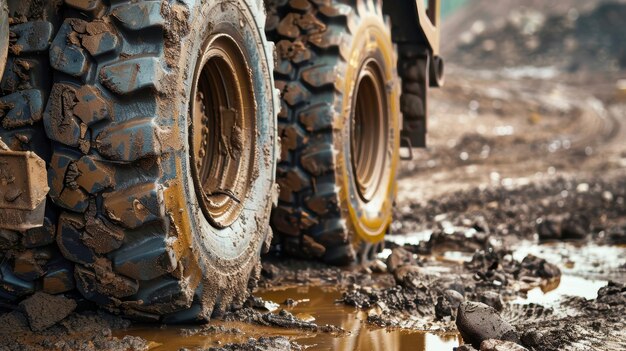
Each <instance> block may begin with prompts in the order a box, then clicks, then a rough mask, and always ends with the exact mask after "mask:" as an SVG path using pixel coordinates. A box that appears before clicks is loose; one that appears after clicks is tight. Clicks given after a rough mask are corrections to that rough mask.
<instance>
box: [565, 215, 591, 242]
mask: <svg viewBox="0 0 626 351" xmlns="http://www.w3.org/2000/svg"><path fill="white" fill-rule="evenodd" d="M590 231H591V222H590V221H589V218H587V217H586V216H584V215H581V214H574V215H572V216H568V217H567V218H565V219H563V222H562V223H561V238H562V239H565V240H581V239H585V238H586V237H587V235H588V234H589V232H590Z"/></svg>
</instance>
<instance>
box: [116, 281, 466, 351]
mask: <svg viewBox="0 0 626 351" xmlns="http://www.w3.org/2000/svg"><path fill="white" fill-rule="evenodd" d="M256 295H258V296H260V297H262V298H263V299H264V300H266V301H273V302H276V303H279V304H280V308H284V309H286V310H288V311H289V312H291V313H293V314H294V315H295V316H296V317H298V318H300V319H303V320H309V321H315V323H317V324H318V325H324V324H332V325H336V326H339V327H341V328H343V329H344V330H345V331H346V333H345V334H344V335H333V334H329V333H313V332H308V331H303V330H294V329H282V328H272V327H259V326H256V325H250V324H246V323H241V322H211V323H210V325H213V326H216V327H219V328H222V327H223V328H226V330H229V329H237V330H238V332H235V333H224V332H216V333H207V332H200V333H198V334H195V335H191V336H189V334H194V333H196V330H197V328H198V327H192V326H181V327H172V326H168V327H165V328H163V329H155V328H154V327H152V328H151V327H149V326H146V327H136V328H133V329H130V330H125V331H121V332H120V333H119V336H123V335H134V336H139V337H142V338H144V339H146V340H148V341H149V342H150V343H151V348H150V350H154V351H161V350H163V351H165V350H178V349H180V348H189V349H194V348H208V347H214V346H218V345H224V344H226V343H231V342H245V341H246V340H248V338H251V337H252V338H258V337H261V336H284V337H287V338H289V339H291V340H294V341H296V342H297V343H298V344H300V345H303V346H306V347H308V348H307V350H346V351H349V350H371V351H405V350H406V351H408V350H411V351H422V350H423V351H427V350H452V348H453V347H455V346H459V342H460V339H459V337H458V336H457V335H456V334H454V333H452V334H438V333H429V332H423V331H414V330H404V329H386V328H376V327H371V326H369V325H367V324H366V322H365V320H366V319H367V313H366V312H363V311H359V310H357V309H355V308H353V307H348V306H345V305H343V304H340V303H336V300H337V299H339V298H341V292H340V291H339V290H337V289H335V288H333V287H295V288H287V289H280V290H268V291H261V292H259V293H258V294H256ZM287 299H292V300H294V301H296V304H295V306H293V307H287V306H286V305H284V304H283V302H285V300H287ZM206 329H207V328H206V327H204V328H203V330H206ZM222 330H223V329H222Z"/></svg>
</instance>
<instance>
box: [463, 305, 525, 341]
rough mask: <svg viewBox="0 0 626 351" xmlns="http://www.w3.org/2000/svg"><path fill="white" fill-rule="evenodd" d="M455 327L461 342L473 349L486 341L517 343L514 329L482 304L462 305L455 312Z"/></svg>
mask: <svg viewBox="0 0 626 351" xmlns="http://www.w3.org/2000/svg"><path fill="white" fill-rule="evenodd" d="M456 326H457V329H458V330H459V333H460V334H461V336H462V337H463V341H465V342H466V343H470V344H472V346H474V347H480V344H481V343H482V342H483V341H485V340H488V339H498V340H505V341H513V342H519V336H518V335H517V332H516V331H515V329H514V328H513V327H512V326H511V325H510V324H509V323H507V322H506V321H505V320H503V319H502V317H500V315H499V314H498V312H497V311H496V310H495V309H494V308H493V307H490V306H487V305H485V304H484V303H480V302H464V303H462V304H461V305H460V306H459V309H458V311H457V318H456Z"/></svg>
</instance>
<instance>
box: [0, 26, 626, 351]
mask: <svg viewBox="0 0 626 351" xmlns="http://www.w3.org/2000/svg"><path fill="white" fill-rule="evenodd" d="M487 32H488V31H487ZM496 34H498V35H499V33H496ZM485 35H486V34H485ZM481 40H490V39H489V38H487V37H481ZM483 54H484V53H482V52H481V54H480V55H483ZM476 57H478V58H480V56H476ZM470 61H471V60H470ZM546 62H549V61H546ZM569 68H571V66H568V70H565V71H564V70H563V69H562V68H559V67H556V66H551V65H547V66H520V65H515V66H513V67H508V68H506V67H503V68H484V67H482V68H476V67H472V68H468V67H467V66H463V65H460V64H458V63H457V64H454V63H453V64H451V65H449V66H448V72H447V85H446V88H445V89H442V90H437V91H433V92H432V94H431V98H432V99H431V100H430V110H431V118H430V120H429V135H428V142H429V148H428V149H427V150H421V151H418V152H417V153H416V154H415V159H414V160H413V161H411V162H406V163H404V164H403V166H402V171H401V177H400V179H399V183H398V201H397V204H396V221H395V223H394V225H393V227H392V228H391V234H390V235H389V236H388V238H387V242H386V249H384V250H383V252H381V253H380V254H379V259H378V260H377V261H375V262H372V264H371V265H369V266H368V267H351V268H336V267H330V266H325V265H321V264H317V263H311V262H303V261H296V260H292V259H285V258H281V257H275V256H268V257H266V258H265V259H264V263H263V277H262V279H261V281H260V283H259V287H258V288H257V290H256V291H255V292H254V298H251V299H250V300H249V301H248V302H247V304H246V307H244V308H243V309H241V310H239V311H233V312H229V313H227V314H225V315H223V316H221V317H220V318H217V319H215V320H214V321H212V322H211V323H209V324H208V325H194V326H154V325H143V324H136V323H135V324H134V323H131V322H130V321H127V320H124V319H122V318H119V317H116V316H112V315H110V314H108V313H106V312H104V311H99V310H97V309H95V308H94V307H93V305H91V304H89V303H87V302H85V301H82V300H81V299H77V300H72V299H66V298H63V297H51V296H47V295H43V294H38V295H35V296H34V297H33V298H31V299H29V300H26V301H24V302H23V303H22V304H20V305H19V306H0V307H1V308H2V309H3V310H4V311H5V313H4V314H2V315H0V350H303V349H307V350H453V349H454V348H455V347H458V350H471V349H472V348H475V349H480V350H515V349H519V350H523V349H527V350H624V349H626V331H625V330H624V321H625V320H626V317H624V315H625V313H626V287H625V285H624V284H626V274H625V273H626V203H625V202H626V125H625V124H626V73H624V72H623V71H620V70H614V69H615V65H614V66H612V70H610V71H601V72H593V73H591V72H589V71H588V70H582V71H573V72H572V71H571V69H569ZM69 297H72V296H69ZM478 303H480V304H478ZM477 320H479V321H480V322H479V323H476V321H477ZM484 339H497V340H500V341H488V342H484V343H483V344H482V345H481V344H480V342H481V341H483V340H484ZM507 342H512V343H513V344H511V343H509V344H507ZM463 344H467V345H465V346H461V345H463ZM471 344H473V346H471ZM498 344H500V345H498ZM515 345H517V346H515Z"/></svg>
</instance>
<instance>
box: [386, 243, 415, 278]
mask: <svg viewBox="0 0 626 351" xmlns="http://www.w3.org/2000/svg"><path fill="white" fill-rule="evenodd" d="M414 264H415V258H413V253H411V252H409V251H407V250H405V249H403V248H401V247H396V248H395V249H393V250H392V251H391V255H389V257H387V269H388V270H389V272H391V273H394V272H395V271H396V269H397V268H398V267H400V266H404V265H414Z"/></svg>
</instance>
